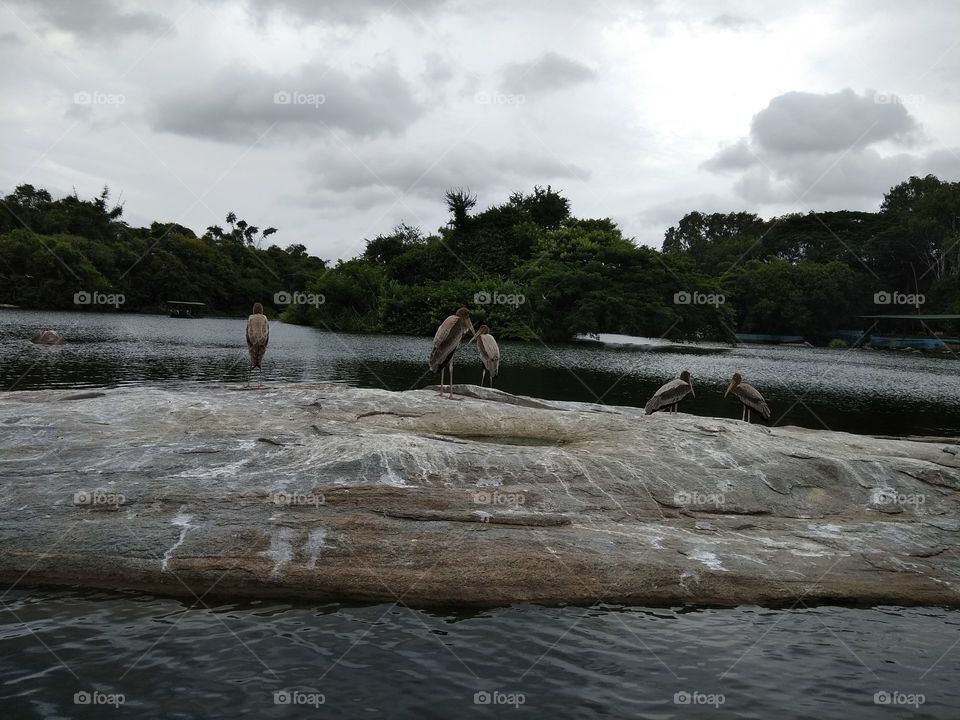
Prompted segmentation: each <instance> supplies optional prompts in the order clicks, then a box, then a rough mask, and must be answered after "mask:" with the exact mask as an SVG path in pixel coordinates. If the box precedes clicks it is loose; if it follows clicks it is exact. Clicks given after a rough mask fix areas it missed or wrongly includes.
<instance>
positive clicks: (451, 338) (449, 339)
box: [430, 307, 477, 400]
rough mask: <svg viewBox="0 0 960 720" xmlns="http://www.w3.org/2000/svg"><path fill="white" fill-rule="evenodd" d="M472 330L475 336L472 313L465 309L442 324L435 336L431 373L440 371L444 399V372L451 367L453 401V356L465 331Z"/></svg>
mask: <svg viewBox="0 0 960 720" xmlns="http://www.w3.org/2000/svg"><path fill="white" fill-rule="evenodd" d="M467 328H470V332H472V333H473V334H474V335H476V334H477V331H476V330H474V329H473V323H472V322H471V321H470V311H469V310H467V309H466V308H465V307H462V308H460V309H459V310H457V312H456V313H455V314H453V315H451V316H450V317H448V318H447V319H446V320H444V321H443V322H442V323H440V327H438V328H437V334H436V335H434V336H433V349H432V350H431V351H430V371H431V372H436V371H437V370H439V371H440V396H441V397H443V371H444V370H446V369H447V366H448V365H449V366H450V399H451V400H452V399H453V354H454V353H455V352H456V351H457V348H458V347H459V346H460V340H461V338H463V333H464V331H465V330H466V329H467Z"/></svg>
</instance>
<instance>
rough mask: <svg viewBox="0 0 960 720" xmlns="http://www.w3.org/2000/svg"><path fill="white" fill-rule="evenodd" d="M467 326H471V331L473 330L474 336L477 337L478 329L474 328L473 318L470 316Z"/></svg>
mask: <svg viewBox="0 0 960 720" xmlns="http://www.w3.org/2000/svg"><path fill="white" fill-rule="evenodd" d="M467 327H468V328H470V332H472V333H473V336H474V337H476V336H477V331H476V330H474V329H473V320H471V319H470V318H467Z"/></svg>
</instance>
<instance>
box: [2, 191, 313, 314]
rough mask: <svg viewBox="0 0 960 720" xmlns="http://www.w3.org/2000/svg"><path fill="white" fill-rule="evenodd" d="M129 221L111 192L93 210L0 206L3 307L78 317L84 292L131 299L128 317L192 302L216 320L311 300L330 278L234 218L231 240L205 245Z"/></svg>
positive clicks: (18, 201)
mask: <svg viewBox="0 0 960 720" xmlns="http://www.w3.org/2000/svg"><path fill="white" fill-rule="evenodd" d="M122 216H123V207H122V206H121V205H119V204H111V203H110V194H109V190H108V189H107V188H104V189H103V192H101V194H100V195H98V196H97V197H95V198H93V199H92V200H81V199H79V198H78V197H77V196H76V194H74V195H68V196H67V197H64V198H61V199H59V200H54V199H53V198H52V197H51V196H50V194H49V193H48V192H47V191H46V190H38V189H36V188H34V187H33V186H32V185H21V186H19V187H17V188H16V189H15V190H14V192H12V193H11V194H9V195H7V196H6V197H4V198H3V199H2V200H0V303H9V304H12V305H19V306H21V307H30V308H51V309H75V308H76V305H75V304H74V293H77V292H79V291H81V290H82V291H86V292H94V291H97V292H103V293H107V294H110V293H120V294H123V295H124V297H125V302H124V304H123V310H127V311H137V310H155V309H157V308H158V307H159V306H160V305H161V304H162V303H163V302H164V301H166V300H191V301H197V302H204V303H206V304H207V310H208V312H214V313H227V314H246V313H248V312H249V311H250V307H251V305H252V304H253V302H255V301H260V302H262V303H264V305H265V306H267V307H269V306H270V304H271V301H272V299H273V296H274V294H275V293H278V292H282V291H286V292H293V291H302V290H304V289H305V288H306V286H307V283H308V282H309V281H310V280H311V279H313V278H314V277H315V276H316V275H317V274H318V273H319V272H320V271H321V270H322V269H323V268H324V262H323V261H322V260H320V259H319V258H315V257H311V256H310V255H308V254H307V253H306V248H304V247H303V246H302V245H293V246H291V247H290V248H288V249H287V251H284V250H281V249H280V248H279V247H277V246H275V245H274V246H271V247H270V248H268V249H267V250H260V249H259V248H258V247H256V246H255V245H257V244H258V243H259V242H260V241H262V239H263V238H265V237H269V236H270V235H272V234H273V233H275V232H276V230H275V229H273V228H267V229H266V230H264V231H263V232H260V230H259V228H257V227H256V226H252V225H250V224H248V223H246V222H245V221H243V220H237V217H236V215H235V214H234V213H230V214H229V215H228V216H227V222H228V224H230V226H231V230H230V232H228V233H227V232H223V231H222V230H221V231H219V232H217V231H213V230H212V229H211V230H208V232H207V234H206V235H204V237H203V238H198V237H197V236H196V235H195V234H194V232H193V231H192V230H190V229H189V228H187V227H184V226H183V225H179V224H177V223H159V222H155V223H152V224H151V225H150V227H148V228H131V227H129V226H128V225H127V224H126V223H125V222H123V220H122ZM97 309H104V308H97ZM276 309H278V310H280V309H282V308H276Z"/></svg>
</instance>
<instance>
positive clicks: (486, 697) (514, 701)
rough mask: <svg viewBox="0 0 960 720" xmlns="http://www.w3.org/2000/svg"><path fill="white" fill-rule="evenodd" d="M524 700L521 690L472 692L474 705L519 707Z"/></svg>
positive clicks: (525, 698)
mask: <svg viewBox="0 0 960 720" xmlns="http://www.w3.org/2000/svg"><path fill="white" fill-rule="evenodd" d="M526 702H527V696H526V695H524V694H523V693H521V692H503V691H501V690H489V691H488V690H481V691H479V692H475V693H474V694H473V704H474V705H513V707H515V708H519V707H520V706H521V705H523V704H525V703H526Z"/></svg>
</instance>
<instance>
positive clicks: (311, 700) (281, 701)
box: [273, 688, 327, 708]
mask: <svg viewBox="0 0 960 720" xmlns="http://www.w3.org/2000/svg"><path fill="white" fill-rule="evenodd" d="M326 701H327V698H326V696H325V695H324V694H323V693H321V692H316V691H315V690H306V691H304V690H294V689H292V688H288V689H286V690H274V692H273V704H274V705H309V706H311V707H313V708H318V707H320V706H321V705H323V704H324V703H325V702H326Z"/></svg>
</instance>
